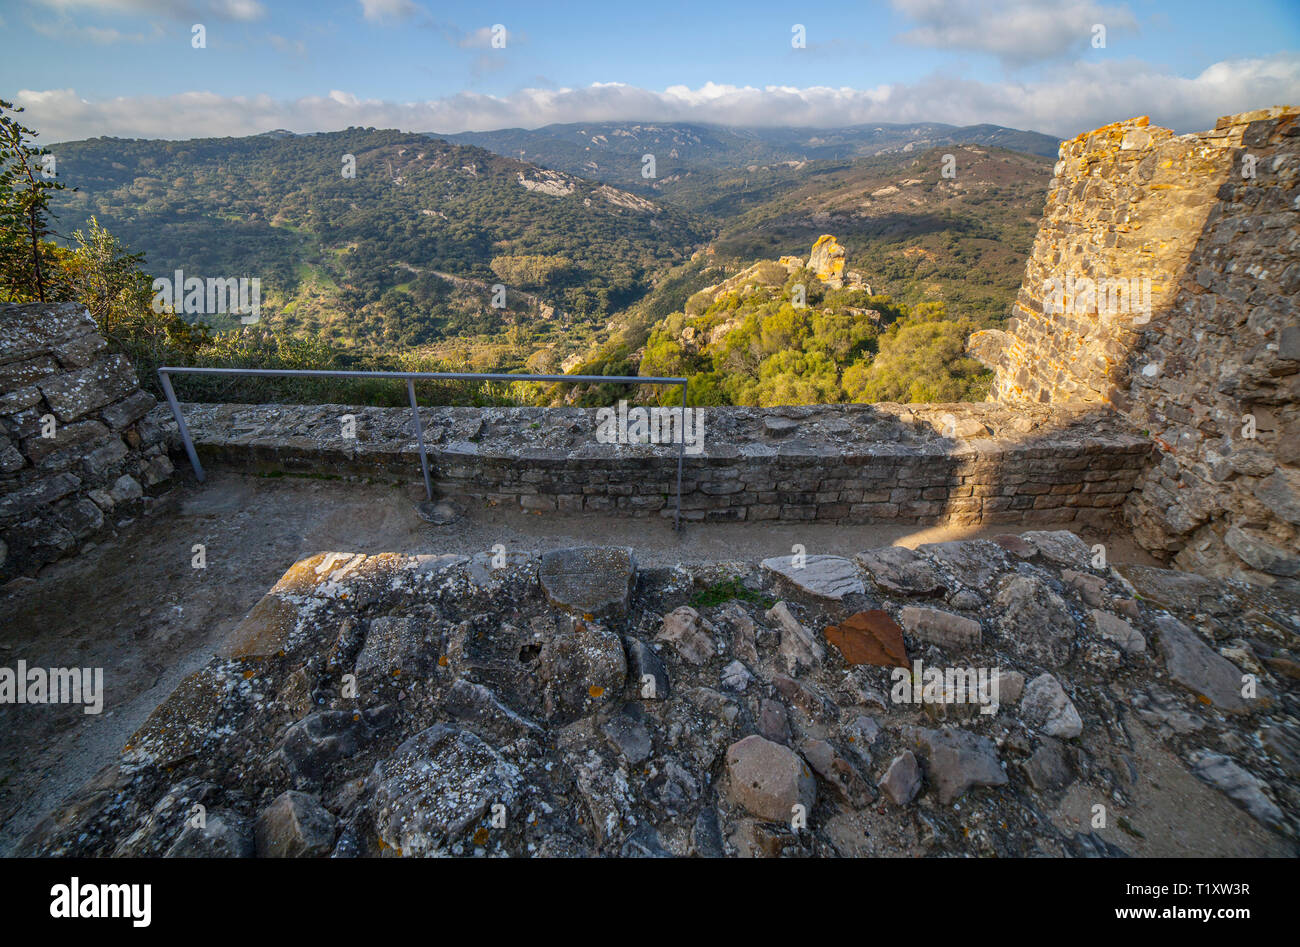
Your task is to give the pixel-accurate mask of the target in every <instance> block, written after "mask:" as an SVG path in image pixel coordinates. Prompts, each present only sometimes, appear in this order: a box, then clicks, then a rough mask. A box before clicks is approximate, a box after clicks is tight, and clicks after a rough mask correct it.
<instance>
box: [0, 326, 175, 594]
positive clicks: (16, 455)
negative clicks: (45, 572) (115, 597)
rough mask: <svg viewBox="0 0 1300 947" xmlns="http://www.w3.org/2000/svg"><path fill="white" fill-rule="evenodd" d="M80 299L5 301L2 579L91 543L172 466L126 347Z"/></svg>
mask: <svg viewBox="0 0 1300 947" xmlns="http://www.w3.org/2000/svg"><path fill="white" fill-rule="evenodd" d="M107 348H108V346H107V343H105V341H104V339H103V338H102V337H100V335H99V334H98V332H97V331H96V327H95V321H94V320H93V319H92V318H91V317H90V314H89V313H88V312H86V310H85V309H84V308H83V307H81V306H78V305H75V304H71V303H67V304H53V305H36V304H31V305H0V580H5V579H9V578H11V577H12V576H14V575H17V574H19V573H21V572H25V571H30V570H33V569H35V568H37V567H39V566H40V565H42V564H43V563H46V562H50V561H52V560H54V559H58V558H60V557H61V556H64V555H66V554H68V553H71V552H74V551H76V550H77V549H79V548H81V546H83V545H84V544H85V543H86V542H88V541H89V540H91V539H92V538H93V537H94V536H95V535H96V534H98V533H100V532H101V531H102V530H104V529H106V528H108V527H110V526H111V517H112V516H120V515H122V514H124V513H125V514H128V515H130V514H131V513H133V512H134V511H135V510H136V509H137V508H138V507H139V506H140V505H141V498H142V497H143V495H144V492H145V489H146V488H148V487H153V486H155V485H157V484H159V483H161V482H163V481H164V480H166V479H167V478H168V477H170V476H171V473H172V464H171V460H170V459H169V458H168V456H167V453H166V449H165V443H164V441H165V431H164V430H163V428H162V427H161V426H160V425H159V423H158V422H157V421H155V420H151V419H149V418H148V417H147V415H148V413H149V410H150V409H151V408H152V407H153V406H154V399H153V397H152V396H150V395H149V394H147V393H146V392H144V391H141V390H140V386H139V384H138V382H137V380H136V374H135V371H134V370H133V369H132V367H131V364H130V362H128V361H127V359H126V358H125V357H124V356H122V355H111V354H109V353H108V351H107Z"/></svg>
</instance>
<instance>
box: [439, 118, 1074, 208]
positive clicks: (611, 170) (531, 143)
mask: <svg viewBox="0 0 1300 947" xmlns="http://www.w3.org/2000/svg"><path fill="white" fill-rule="evenodd" d="M434 137H438V138H443V139H445V140H447V141H453V142H457V143H459V144H462V145H476V146H478V147H480V148H486V149H487V150H488V151H492V152H495V153H496V154H499V155H507V156H509V157H512V158H518V159H520V160H521V161H530V162H532V163H533V164H538V165H541V166H542V167H544V168H553V169H555V170H557V171H567V172H569V173H570V174H578V175H581V176H582V177H587V178H592V179H594V180H597V181H604V182H605V183H607V184H613V185H615V186H617V187H622V188H627V189H629V190H635V189H637V188H642V189H648V190H655V191H658V190H660V189H663V188H666V187H668V186H670V185H671V183H672V181H673V180H674V178H675V176H677V175H681V174H684V173H688V172H699V171H701V170H706V169H711V170H722V169H726V168H744V167H747V166H749V165H773V164H779V163H781V162H787V161H788V162H793V163H796V164H798V163H802V162H809V161H827V160H833V161H844V160H849V159H853V158H867V157H875V156H879V155H886V154H900V153H901V154H911V153H913V152H920V151H924V150H927V149H930V148H937V147H940V146H944V145H955V144H969V145H977V146H988V147H996V148H1006V149H1010V150H1012V151H1021V152H1024V153H1026V154H1032V155H1040V156H1042V157H1046V158H1053V159H1054V158H1055V157H1056V154H1057V148H1058V147H1059V145H1060V142H1059V141H1058V140H1057V139H1056V138H1053V137H1051V136H1050V135H1043V134H1039V133H1038V132H1027V131H1018V130H1017V129H1014V128H1003V127H1002V126H1000V125H967V126H962V127H958V126H956V125H942V124H938V123H935V122H921V123H917V124H912V125H852V126H848V127H845V128H726V127H722V126H718V125H695V124H679V123H640V124H638V123H633V122H594V123H589V124H564V125H545V126H543V127H541V128H536V129H523V128H505V129H501V130H499V131H490V132H463V133H461V134H455V135H441V134H437V135H434ZM647 154H650V155H653V156H654V158H655V169H654V170H655V176H654V177H653V178H647V177H645V176H644V175H643V173H642V168H643V164H644V163H643V158H644V156H645V155H647Z"/></svg>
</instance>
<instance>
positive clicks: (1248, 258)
mask: <svg viewBox="0 0 1300 947" xmlns="http://www.w3.org/2000/svg"><path fill="white" fill-rule="evenodd" d="M1216 133H1218V134H1224V135H1225V137H1226V138H1227V140H1231V141H1239V144H1238V145H1237V146H1236V147H1235V148H1234V151H1235V153H1236V156H1235V157H1234V162H1233V169H1234V170H1233V173H1232V174H1230V175H1229V176H1228V178H1227V179H1226V180H1224V181H1223V182H1222V183H1221V186H1220V187H1219V190H1218V194H1217V201H1216V203H1215V205H1214V208H1213V210H1212V212H1211V215H1210V218H1209V219H1208V220H1207V222H1206V226H1205V229H1204V230H1203V232H1202V233H1201V234H1200V235H1199V240H1198V241H1197V244H1196V247H1195V249H1194V250H1193V252H1192V254H1191V257H1190V258H1189V260H1188V264H1187V269H1186V271H1185V273H1184V278H1183V279H1182V281H1181V283H1180V285H1179V288H1178V293H1177V295H1176V297H1175V299H1174V301H1173V303H1172V305H1171V306H1170V307H1169V309H1168V310H1167V311H1165V312H1163V313H1161V314H1159V315H1158V316H1157V317H1155V318H1153V319H1152V322H1151V325H1150V326H1149V328H1148V329H1147V331H1146V332H1144V333H1143V336H1142V340H1141V344H1140V345H1139V346H1138V348H1137V350H1136V351H1135V352H1134V355H1133V358H1132V359H1131V367H1132V372H1131V376H1130V384H1129V389H1128V405H1127V409H1126V414H1127V415H1128V417H1129V418H1130V419H1131V420H1132V422H1133V424H1134V426H1135V427H1136V428H1138V429H1139V430H1143V431H1149V432H1150V434H1151V436H1152V438H1153V439H1154V441H1155V444H1156V446H1157V449H1158V454H1157V464H1156V465H1155V467H1154V468H1153V469H1152V470H1151V472H1150V473H1149V475H1148V476H1146V477H1145V479H1144V481H1143V483H1142V486H1141V489H1140V490H1138V491H1136V492H1135V493H1134V495H1133V497H1132V499H1131V500H1130V502H1129V504H1128V506H1127V508H1126V510H1125V514H1126V517H1127V518H1128V519H1129V520H1130V521H1131V522H1132V524H1133V526H1134V530H1135V535H1136V538H1137V539H1138V541H1139V542H1141V543H1142V544H1143V545H1145V546H1147V547H1148V548H1150V549H1153V550H1157V551H1160V552H1163V553H1165V554H1169V555H1172V558H1173V562H1174V564H1176V565H1177V566H1178V567H1179V568H1183V569H1189V570H1191V571H1194V572H1201V573H1205V574H1211V575H1221V576H1234V577H1237V578H1243V579H1246V580H1248V581H1251V582H1255V583H1264V584H1272V583H1274V582H1281V583H1283V584H1284V585H1287V586H1290V587H1291V588H1293V589H1300V581H1298V577H1300V122H1298V121H1297V113H1296V112H1295V111H1292V112H1290V113H1288V114H1287V115H1285V116H1278V117H1274V118H1269V119H1264V120H1256V121H1252V122H1249V123H1241V122H1237V123H1229V122H1228V120H1222V121H1221V122H1220V127H1219V128H1218V129H1216V131H1215V132H1212V133H1211V134H1216ZM1243 160H1244V161H1249V162H1250V163H1251V164H1253V167H1254V177H1253V178H1252V177H1243V176H1242V174H1241V168H1242V162H1243Z"/></svg>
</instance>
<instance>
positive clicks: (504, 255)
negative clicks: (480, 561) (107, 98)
mask: <svg viewBox="0 0 1300 947" xmlns="http://www.w3.org/2000/svg"><path fill="white" fill-rule="evenodd" d="M556 128H563V129H567V130H569V133H570V135H571V137H572V136H576V135H578V131H577V130H576V129H577V126H555V127H552V128H551V129H550V130H549V132H550V133H551V135H552V139H553V140H556V141H561V140H564V139H562V138H561V137H558V136H557V135H556V133H555V129H556ZM586 128H587V130H588V131H589V132H595V131H596V130H597V129H599V128H605V133H604V137H605V139H606V140H608V141H613V142H616V143H617V147H613V146H611V150H610V153H611V154H615V155H616V156H619V158H620V160H623V159H627V160H629V161H631V160H633V159H635V161H636V165H635V166H636V167H637V168H639V166H640V165H639V160H640V154H641V152H642V149H644V148H646V147H652V146H653V147H660V148H662V147H663V146H664V145H665V144H668V143H669V142H670V138H667V137H665V136H671V142H672V148H670V149H669V150H668V151H667V152H665V153H664V155H665V160H664V161H663V162H662V163H660V164H659V165H658V168H657V171H658V172H659V173H660V175H661V176H660V177H658V178H656V179H653V180H652V181H649V182H648V183H647V182H646V181H644V180H643V179H640V177H639V173H638V175H637V177H635V178H633V179H631V180H628V181H625V182H624V183H625V184H626V185H627V186H616V185H615V184H613V183H610V182H611V181H614V180H616V175H615V172H614V171H613V170H610V169H609V168H606V169H604V170H603V171H602V169H600V168H597V169H595V170H593V169H587V171H588V173H587V175H582V174H579V173H578V172H576V171H572V170H568V169H567V168H559V167H558V165H559V164H560V162H552V164H553V167H551V168H545V167H542V166H541V165H540V164H539V163H533V162H531V161H521V160H519V159H517V158H516V157H512V156H505V155H502V154H496V153H493V152H492V151H489V150H486V149H485V148H483V147H479V146H478V145H477V144H467V143H459V142H462V141H464V140H468V139H469V138H472V137H474V136H454V137H456V138H457V139H458V142H448V141H441V140H437V139H433V138H430V137H429V136H427V135H421V134H413V133H404V132H398V131H391V130H388V131H385V130H376V129H363V128H352V129H348V130H346V131H342V132H333V133H321V134H313V135H296V134H292V133H289V132H284V131H277V132H272V133H267V134H264V135H258V136H253V137H249V138H224V139H197V140H191V141H153V140H123V139H107V138H99V139H89V140H86V141H80V142H68V143H64V144H60V145H57V146H55V147H54V150H55V153H56V154H57V156H58V162H59V165H58V167H59V175H60V178H61V179H62V180H64V181H65V182H67V183H68V184H70V185H72V186H74V187H76V188H77V190H76V191H71V190H69V191H64V192H60V193H59V195H58V198H57V201H56V205H55V210H56V213H57V214H58V218H57V226H58V229H59V231H60V232H61V233H62V234H64V235H65V236H66V235H69V234H71V233H72V231H73V230H75V229H77V228H79V227H83V226H84V224H85V222H86V221H87V220H88V219H89V217H90V216H92V215H94V216H96V217H97V218H98V220H99V222H100V224H101V225H103V226H104V227H106V228H108V230H109V231H111V232H112V233H113V234H115V235H116V236H118V237H119V238H121V239H122V240H123V241H124V242H125V243H126V244H127V245H128V246H129V247H131V249H133V250H135V251H142V252H144V253H145V254H146V264H145V269H146V270H147V271H148V272H150V273H151V274H152V275H168V276H169V275H171V274H172V272H173V271H174V270H176V269H181V270H183V271H184V272H185V274H186V275H201V276H218V277H240V276H248V277H253V276H257V277H260V278H261V280H262V298H263V314H264V315H263V319H264V320H265V322H266V323H267V324H268V325H269V326H270V327H271V328H273V329H278V330H284V331H285V332H287V333H289V334H291V335H295V336H299V337H303V338H310V339H312V340H315V341H319V342H323V343H325V344H327V345H329V346H331V347H332V348H334V349H337V350H340V351H345V352H354V353H359V354H362V355H369V356H377V357H386V358H390V359H391V358H392V357H396V354H398V353H400V354H401V355H403V356H406V355H410V354H412V353H414V354H415V355H419V356H420V357H422V358H427V359H429V360H432V361H433V362H436V363H439V364H447V365H456V366H458V367H468V368H471V369H472V370H478V371H483V370H512V369H519V368H522V367H524V366H528V367H531V368H533V369H539V370H545V371H558V370H560V367H561V366H562V365H563V366H564V367H565V368H572V367H573V366H575V365H582V364H590V365H594V366H596V367H597V368H600V369H603V370H612V369H613V367H615V366H617V367H618V368H619V370H629V369H631V370H635V368H636V365H637V361H638V359H639V349H640V347H641V345H642V344H643V343H644V341H645V339H646V337H647V335H648V333H649V332H650V330H651V327H652V326H653V325H654V324H655V323H656V322H657V321H659V320H662V319H663V318H664V317H666V316H667V315H669V314H671V313H672V312H674V311H680V310H681V309H682V307H683V306H684V304H685V301H686V300H687V298H689V297H690V296H691V295H692V294H693V293H695V292H697V291H698V290H700V289H702V288H703V287H704V286H706V285H709V284H710V283H716V282H718V281H719V280H721V279H725V278H726V277H727V276H728V275H730V274H733V273H735V272H738V271H740V270H741V269H743V268H745V267H747V266H749V265H751V264H753V263H754V262H755V261H757V260H763V259H769V260H774V259H776V258H778V257H780V256H783V255H790V254H794V255H799V254H806V253H807V252H808V247H809V246H810V245H811V244H812V242H813V241H814V240H815V239H816V238H817V237H818V236H819V235H820V234H823V233H826V234H834V235H835V236H836V237H837V238H838V240H839V241H840V243H841V244H842V245H843V246H844V248H845V249H846V250H847V252H848V254H849V257H850V259H851V260H852V262H853V266H854V268H855V269H858V270H860V271H861V272H862V273H863V274H864V275H865V277H866V279H867V281H868V282H869V283H871V284H872V286H873V288H874V291H875V292H876V293H884V294H889V295H890V296H892V297H893V298H894V299H895V300H897V301H898V302H900V303H903V304H915V303H919V302H924V301H945V302H947V303H948V304H949V306H950V309H951V311H952V312H953V315H954V317H961V318H965V319H969V320H973V321H974V322H975V323H976V324H979V325H991V324H996V323H997V322H998V321H999V320H1000V319H1001V318H1003V317H1004V316H1005V314H1006V311H1007V309H1008V307H1009V305H1010V302H1011V300H1012V298H1013V297H1014V294H1015V289H1016V286H1017V285H1018V282H1019V277H1020V272H1021V269H1022V268H1023V261H1024V258H1025V255H1026V254H1027V253H1028V250H1029V246H1030V243H1031V242H1032V239H1033V228H1034V222H1035V221H1036V220H1037V217H1038V215H1039V213H1040V212H1041V208H1042V202H1043V199H1044V196H1045V193H1046V187H1047V182H1048V180H1049V179H1050V176H1051V161H1050V159H1048V158H1044V157H1041V156H1039V155H1035V154H1027V153H1024V152H1019V151H1012V150H1004V149H1002V148H998V147H993V146H990V145H987V144H965V145H956V144H951V143H945V144H943V145H940V146H938V147H932V148H925V149H921V148H918V147H917V144H916V143H917V142H918V141H922V140H926V141H933V140H939V139H941V138H943V137H945V136H946V137H949V138H952V137H957V136H964V135H966V134H967V133H969V134H971V135H983V136H984V137H986V138H987V137H989V136H1011V138H1010V140H1012V141H1014V142H1015V143H1019V144H1027V145H1034V146H1037V145H1039V144H1041V142H1038V141H1037V139H1040V138H1045V136H1035V135H1034V134H1033V133H1023V132H1013V131H1011V130H1008V129H998V128H996V127H994V126H975V127H974V128H975V129H976V130H975V131H971V130H969V129H955V128H952V127H950V126H941V125H912V126H880V127H877V128H874V129H866V128H862V129H839V130H835V131H833V132H819V133H818V135H819V136H820V138H818V139H817V140H816V141H814V140H813V139H811V138H809V134H808V130H799V129H764V130H745V129H740V130H735V129H718V128H709V127H706V126H627V127H624V126H621V125H620V126H613V125H611V126H586ZM648 129H654V130H655V131H653V133H651V132H647V130H648ZM542 131H548V130H539V132H542ZM514 134H518V135H523V136H535V135H537V134H538V133H535V132H519V133H514V132H501V133H486V136H483V135H480V136H478V137H477V140H479V141H489V140H491V142H493V143H495V144H496V145H497V146H500V144H501V142H502V141H505V140H507V139H509V137H510V136H511V135H514ZM647 135H652V137H653V140H652V137H646V136H647ZM493 136H500V137H496V138H493ZM1015 136H1020V137H1018V138H1017V137H1015ZM1026 136H1028V137H1026ZM552 139H548V140H552ZM575 140H578V139H575ZM1054 144H1055V143H1053V148H1054ZM909 146H910V150H909ZM574 147H576V145H574ZM583 147H586V146H583ZM891 149H892V150H891ZM525 150H527V149H525ZM674 150H675V151H676V157H673V152H674ZM862 150H871V151H873V152H875V151H880V152H883V153H880V154H875V153H873V154H870V155H868V156H864V157H863V156H859V157H853V156H849V155H846V156H842V157H825V155H826V154H837V153H843V152H853V153H856V152H858V151H862ZM1040 150H1042V149H1041V148H1040ZM795 153H798V154H800V155H802V157H799V158H797V159H796V158H788V157H785V156H786V155H790V154H795ZM575 154H576V152H575ZM602 154H604V152H602ZM349 156H350V157H349ZM542 157H543V156H542V155H538V156H537V158H538V161H539V162H540V161H541V159H542ZM679 159H680V160H681V161H682V163H681V164H677V165H675V164H674V162H676V161H678V160H679ZM602 160H603V159H602ZM760 160H762V161H766V162H767V163H756V162H759V161H760ZM735 161H746V162H749V163H746V164H743V165H740V166H735V165H732V164H731V162H735ZM349 165H351V167H352V169H353V170H354V176H348V175H347V174H345V171H347V170H348V169H349ZM598 172H599V173H598ZM638 182H640V183H638ZM498 285H504V286H506V287H507V292H506V298H505V306H504V307H503V308H499V307H497V306H494V305H493V297H494V287H496V286H498ZM497 302H498V303H499V302H500V300H497ZM202 321H205V322H208V323H209V324H212V325H214V326H215V327H216V328H219V329H225V328H233V327H234V326H236V325H237V324H238V322H237V319H235V317H231V316H225V315H222V314H211V315H207V316H205V317H204V318H203V320H202Z"/></svg>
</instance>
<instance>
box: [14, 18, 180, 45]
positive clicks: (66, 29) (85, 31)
mask: <svg viewBox="0 0 1300 947" xmlns="http://www.w3.org/2000/svg"><path fill="white" fill-rule="evenodd" d="M27 25H28V26H30V27H31V28H32V29H33V30H35V31H36V32H37V33H40V34H41V35H42V36H48V37H49V38H50V39H57V40H60V41H63V42H67V41H68V40H80V41H83V42H87V43H94V44H95V45H97V46H111V45H113V44H116V43H147V42H150V41H153V40H158V39H161V38H162V37H163V35H164V33H163V29H162V27H161V26H159V25H158V24H157V23H155V24H154V25H153V29H152V30H150V31H148V32H135V33H123V32H122V31H121V30H118V29H114V28H113V27H101V26H78V25H77V24H76V23H75V22H73V20H72V19H71V18H69V17H66V16H61V17H59V18H58V19H57V20H49V21H46V22H41V21H37V20H28V21H27Z"/></svg>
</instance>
